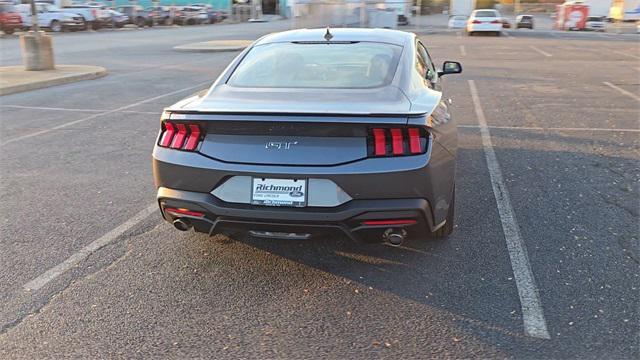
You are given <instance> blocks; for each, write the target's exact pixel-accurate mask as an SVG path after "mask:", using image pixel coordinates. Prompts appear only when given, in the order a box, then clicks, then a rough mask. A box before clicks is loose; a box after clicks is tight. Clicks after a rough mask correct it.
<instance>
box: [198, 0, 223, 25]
mask: <svg viewBox="0 0 640 360" xmlns="http://www.w3.org/2000/svg"><path fill="white" fill-rule="evenodd" d="M191 6H196V7H200V8H202V9H203V10H204V11H206V13H207V18H208V23H209V24H215V23H217V22H218V21H221V17H220V12H219V11H216V10H214V9H213V7H212V6H211V5H209V4H204V3H197V4H191Z"/></svg>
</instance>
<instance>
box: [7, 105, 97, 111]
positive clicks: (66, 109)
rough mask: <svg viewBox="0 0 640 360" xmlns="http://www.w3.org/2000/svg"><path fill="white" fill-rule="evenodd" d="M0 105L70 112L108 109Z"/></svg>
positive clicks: (11, 107) (12, 107)
mask: <svg viewBox="0 0 640 360" xmlns="http://www.w3.org/2000/svg"><path fill="white" fill-rule="evenodd" d="M0 107H5V108H10V109H28V110H47V111H70V112H105V111H108V110H96V109H77V108H59V107H42V106H22V105H0Z"/></svg>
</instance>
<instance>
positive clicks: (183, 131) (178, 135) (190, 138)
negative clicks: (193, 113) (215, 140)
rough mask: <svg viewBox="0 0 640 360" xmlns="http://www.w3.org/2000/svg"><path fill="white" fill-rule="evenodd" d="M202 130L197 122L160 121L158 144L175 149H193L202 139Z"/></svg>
mask: <svg viewBox="0 0 640 360" xmlns="http://www.w3.org/2000/svg"><path fill="white" fill-rule="evenodd" d="M202 135H203V132H202V131H201V130H200V126H198V125H197V124H185V123H174V122H171V121H165V122H163V123H162V131H161V133H160V141H159V142H158V146H162V147H168V148H171V149H177V150H186V151H195V150H196V149H197V148H198V145H199V144H200V141H202Z"/></svg>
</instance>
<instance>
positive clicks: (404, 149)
mask: <svg viewBox="0 0 640 360" xmlns="http://www.w3.org/2000/svg"><path fill="white" fill-rule="evenodd" d="M372 133H373V136H372V137H373V139H371V138H370V140H369V144H370V147H369V155H370V156H403V155H417V154H423V153H425V152H426V147H427V135H428V134H427V132H426V131H425V130H422V129H421V128H387V129H372ZM387 139H390V140H391V141H390V145H391V146H387Z"/></svg>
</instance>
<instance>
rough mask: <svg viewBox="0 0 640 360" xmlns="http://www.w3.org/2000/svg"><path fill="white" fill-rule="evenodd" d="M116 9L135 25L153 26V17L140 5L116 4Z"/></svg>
mask: <svg viewBox="0 0 640 360" xmlns="http://www.w3.org/2000/svg"><path fill="white" fill-rule="evenodd" d="M116 11H118V12H119V13H121V14H123V15H126V16H127V17H128V18H129V24H134V25H136V26H137V27H144V26H145V25H146V26H149V27H151V26H153V18H152V17H151V16H149V12H148V11H146V10H145V9H143V8H142V6H140V5H122V6H118V7H117V8H116Z"/></svg>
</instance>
